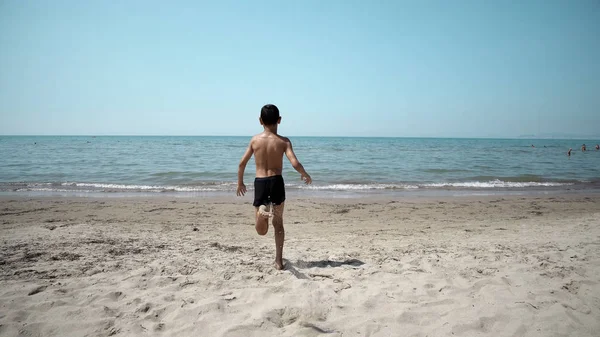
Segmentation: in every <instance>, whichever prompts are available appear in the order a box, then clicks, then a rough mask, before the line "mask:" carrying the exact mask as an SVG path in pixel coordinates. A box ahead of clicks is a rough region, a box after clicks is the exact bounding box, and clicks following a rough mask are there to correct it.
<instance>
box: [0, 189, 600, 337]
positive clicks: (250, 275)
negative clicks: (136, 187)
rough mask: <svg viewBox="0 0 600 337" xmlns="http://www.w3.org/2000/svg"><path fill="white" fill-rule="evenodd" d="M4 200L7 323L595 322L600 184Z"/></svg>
mask: <svg viewBox="0 0 600 337" xmlns="http://www.w3.org/2000/svg"><path fill="white" fill-rule="evenodd" d="M250 203H251V200H250V197H249V196H247V197H245V198H237V199H236V198H169V197H139V198H117V197H109V198H64V197H35V198H25V197H1V198H0V234H1V239H0V241H1V247H0V248H1V250H0V335H1V336H147V335H148V336H244V337H246V336H599V335H600V196H599V195H594V194H590V195H584V194H576V195H565V194H557V195H547V196H537V197H536V196H528V197H521V196H512V197H500V196H487V197H478V198H475V197H454V198H453V197H446V198H438V199H432V198H406V197H398V198H392V197H387V198H386V197H379V198H375V197H371V198H366V199H337V200H336V199H332V200H324V199H323V200H319V199H293V198H292V199H290V200H289V201H288V203H287V205H286V213H285V226H286V242H285V249H284V258H285V259H286V262H287V269H286V270H284V271H277V270H275V269H274V268H273V260H274V254H275V251H274V240H273V231H272V228H271V229H270V231H269V233H268V234H267V235H266V236H264V237H261V236H258V235H257V234H256V232H255V231H254V228H253V218H252V217H253V212H254V210H253V208H252V206H251V205H250Z"/></svg>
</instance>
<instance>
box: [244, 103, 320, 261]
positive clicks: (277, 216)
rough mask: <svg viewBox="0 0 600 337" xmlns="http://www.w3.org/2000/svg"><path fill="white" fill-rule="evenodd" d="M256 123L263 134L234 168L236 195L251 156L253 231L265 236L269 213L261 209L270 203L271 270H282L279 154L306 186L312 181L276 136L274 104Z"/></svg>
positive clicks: (282, 189) (289, 146) (287, 143)
mask: <svg viewBox="0 0 600 337" xmlns="http://www.w3.org/2000/svg"><path fill="white" fill-rule="evenodd" d="M259 120H260V124H261V125H262V126H263V127H264V131H263V132H262V133H259V134H258V135H256V136H254V137H252V139H251V140H250V144H249V145H248V149H247V150H246V153H244V155H243V156H242V160H241V161H240V165H239V168H238V185H237V192H236V193H237V195H238V196H243V195H244V194H245V193H246V185H244V170H245V169H246V164H247V163H248V160H250V157H252V155H253V154H254V161H255V162H256V178H255V179H254V202H253V203H252V204H253V205H254V207H255V209H256V210H255V220H256V227H255V228H256V232H257V233H258V235H265V234H267V231H268V230H269V214H268V213H266V214H265V212H264V211H263V210H264V209H265V206H267V205H268V204H272V210H271V211H272V214H273V229H274V230H275V268H277V269H278V270H281V269H283V267H284V266H283V259H282V257H281V255H282V253H283V241H284V238H285V232H284V230H283V207H284V202H285V185H284V182H283V177H282V176H281V173H282V169H283V155H284V154H285V156H286V157H287V158H288V160H289V161H290V163H291V164H292V167H294V169H295V170H296V171H298V173H300V179H302V180H303V181H304V182H305V183H306V184H310V183H311V182H312V179H311V178H310V176H309V175H308V173H306V171H304V167H303V166H302V164H300V162H299V161H298V159H297V158H296V154H294V150H293V149H292V142H290V140H289V139H287V138H285V137H282V136H280V135H278V134H277V125H279V123H281V117H280V116H279V109H277V107H276V106H275V105H272V104H267V105H265V106H263V107H262V109H261V110H260V119H259Z"/></svg>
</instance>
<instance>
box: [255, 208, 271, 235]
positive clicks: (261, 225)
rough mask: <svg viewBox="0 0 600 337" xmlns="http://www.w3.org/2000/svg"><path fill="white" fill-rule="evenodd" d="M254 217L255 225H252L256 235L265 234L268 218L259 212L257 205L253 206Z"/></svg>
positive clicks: (267, 229)
mask: <svg viewBox="0 0 600 337" xmlns="http://www.w3.org/2000/svg"><path fill="white" fill-rule="evenodd" d="M254 217H255V219H256V226H255V227H254V228H256V233H258V235H266V234H267V232H268V231H269V218H268V217H265V216H263V215H262V214H260V212H259V211H258V207H255V212H254Z"/></svg>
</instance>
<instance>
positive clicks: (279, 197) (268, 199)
mask: <svg viewBox="0 0 600 337" xmlns="http://www.w3.org/2000/svg"><path fill="white" fill-rule="evenodd" d="M284 201H285V185H284V183H283V177H282V176H281V175H276V176H271V177H266V178H255V179H254V203H252V204H253V205H254V207H258V206H260V205H266V204H268V203H273V205H281V203H282V202H284Z"/></svg>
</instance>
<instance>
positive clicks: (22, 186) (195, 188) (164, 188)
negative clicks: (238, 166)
mask: <svg viewBox="0 0 600 337" xmlns="http://www.w3.org/2000/svg"><path fill="white" fill-rule="evenodd" d="M577 183H579V184H594V183H593V182H577ZM575 184H576V183H575V182H548V181H545V182H544V181H505V180H501V179H490V180H472V181H459V182H433V183H360V182H353V183H330V184H314V185H303V184H290V183H287V184H286V188H288V189H290V190H306V191H355V192H360V191H410V190H417V189H436V188H440V189H441V188H443V189H453V188H456V189H475V190H479V189H490V188H505V189H510V188H535V187H538V188H543V187H561V186H569V185H575ZM236 185H237V184H236V183H235V182H199V183H196V184H193V185H189V184H188V185H142V184H118V183H87V182H62V183H57V182H36V183H25V182H20V183H0V191H13V192H25V191H32V192H107V193H115V192H128V193H129V192H234V191H235V189H236ZM247 187H248V190H249V191H253V186H252V184H248V185H247Z"/></svg>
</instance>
